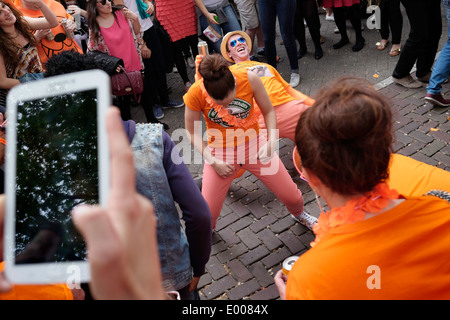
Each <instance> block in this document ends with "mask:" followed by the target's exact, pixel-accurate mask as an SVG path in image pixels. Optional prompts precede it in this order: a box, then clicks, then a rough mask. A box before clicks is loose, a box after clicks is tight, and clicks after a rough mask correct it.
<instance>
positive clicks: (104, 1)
mask: <svg viewBox="0 0 450 320" xmlns="http://www.w3.org/2000/svg"><path fill="white" fill-rule="evenodd" d="M106 1H109V2H112V1H111V0H101V1H97V3H99V4H101V5H102V6H104V5H105V4H106Z"/></svg>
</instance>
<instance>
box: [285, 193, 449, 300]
mask: <svg viewBox="0 0 450 320" xmlns="http://www.w3.org/2000/svg"><path fill="white" fill-rule="evenodd" d="M405 198H406V200H405V201H403V202H402V203H401V204H399V205H397V206H396V207H394V208H393V209H391V210H389V211H386V212H384V213H381V214H379V215H377V216H375V217H372V218H370V219H367V220H364V221H361V222H357V223H352V224H346V225H343V226H339V227H336V228H334V229H332V230H331V231H330V232H329V233H328V234H327V235H325V236H324V237H323V239H322V240H321V241H320V242H319V243H317V244H316V246H315V247H313V248H312V249H310V250H309V251H308V252H306V253H305V254H303V255H302V256H300V258H299V259H298V260H297V262H296V263H295V264H294V267H293V268H292V270H291V272H290V273H289V278H288V281H287V288H286V298H287V299H390V300H391V299H408V300H410V299H450V250H449V244H450V204H449V203H448V202H447V201H445V200H441V199H439V198H436V197H433V196H427V197H409V196H407V197H405Z"/></svg>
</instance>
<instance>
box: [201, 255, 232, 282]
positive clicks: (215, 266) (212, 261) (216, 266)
mask: <svg viewBox="0 0 450 320" xmlns="http://www.w3.org/2000/svg"><path fill="white" fill-rule="evenodd" d="M206 269H207V270H208V273H209V274H210V275H211V277H212V278H213V279H214V280H218V279H220V278H222V277H223V276H225V275H227V274H228V272H227V270H226V269H225V268H224V267H223V265H222V263H221V262H220V261H219V259H217V257H216V256H211V257H210V258H209V261H208V263H207V264H206Z"/></svg>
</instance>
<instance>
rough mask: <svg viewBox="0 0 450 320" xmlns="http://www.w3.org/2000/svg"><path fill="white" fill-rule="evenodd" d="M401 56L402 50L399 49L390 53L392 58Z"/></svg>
mask: <svg viewBox="0 0 450 320" xmlns="http://www.w3.org/2000/svg"><path fill="white" fill-rule="evenodd" d="M399 54H400V48H397V49H391V51H389V55H390V56H391V57H395V56H398V55H399Z"/></svg>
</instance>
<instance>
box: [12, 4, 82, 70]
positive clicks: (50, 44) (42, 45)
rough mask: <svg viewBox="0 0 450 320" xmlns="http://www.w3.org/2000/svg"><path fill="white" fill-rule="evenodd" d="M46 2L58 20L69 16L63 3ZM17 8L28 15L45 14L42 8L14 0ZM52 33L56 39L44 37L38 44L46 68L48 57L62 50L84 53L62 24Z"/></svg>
mask: <svg viewBox="0 0 450 320" xmlns="http://www.w3.org/2000/svg"><path fill="white" fill-rule="evenodd" d="M43 1H44V3H45V4H46V5H47V6H48V7H49V8H50V9H51V10H52V11H53V12H54V13H55V14H56V16H57V17H58V20H59V21H60V22H61V20H62V19H63V18H66V19H67V18H69V17H70V15H68V14H67V12H66V9H64V7H63V5H62V4H61V3H59V2H57V1H54V0H43ZM12 2H14V5H15V6H16V7H17V9H19V10H20V12H22V14H23V15H24V16H26V17H32V18H41V17H43V14H42V12H41V11H40V10H29V9H25V8H23V7H22V3H21V1H20V0H12ZM52 33H53V35H54V36H55V39H53V40H51V41H49V40H47V38H43V39H42V40H41V41H39V42H38V43H37V44H36V47H37V49H38V53H39V58H40V59H41V63H42V66H43V67H44V68H45V63H46V62H47V60H48V58H50V57H51V56H53V55H54V54H58V53H60V52H62V51H70V50H75V51H77V52H79V53H83V50H81V48H80V47H79V46H78V44H77V43H76V42H75V40H74V39H70V38H68V37H67V36H66V32H65V31H64V28H63V26H62V25H61V24H59V25H57V26H56V27H54V28H53V29H52Z"/></svg>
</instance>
